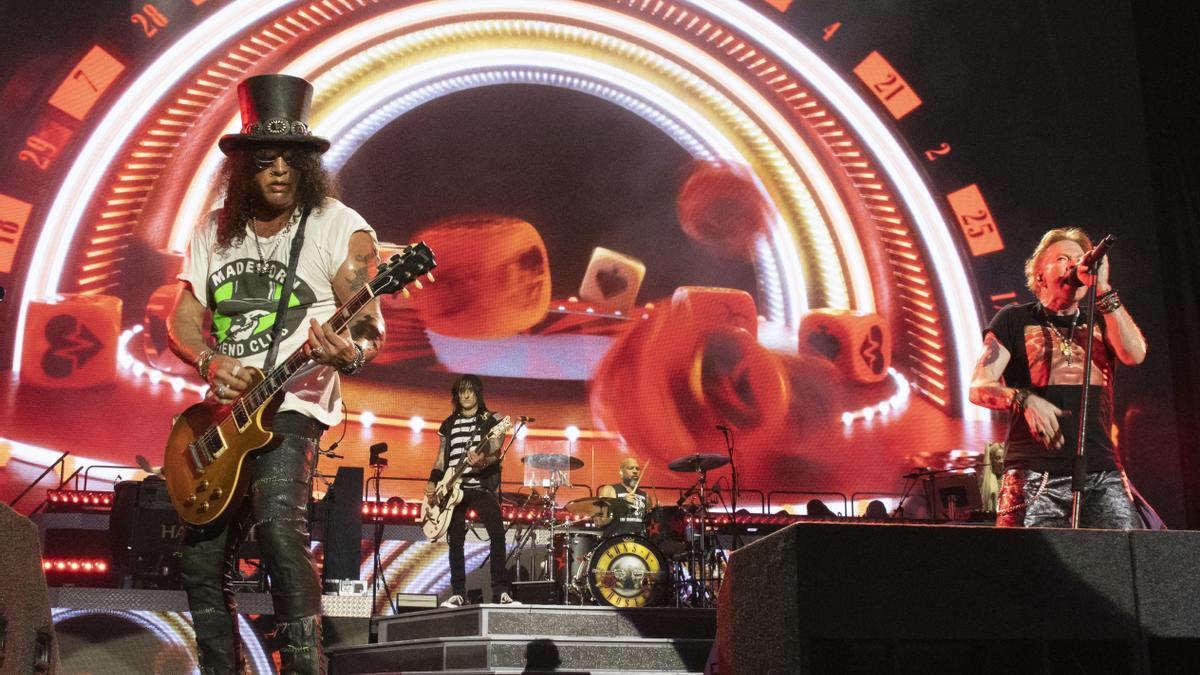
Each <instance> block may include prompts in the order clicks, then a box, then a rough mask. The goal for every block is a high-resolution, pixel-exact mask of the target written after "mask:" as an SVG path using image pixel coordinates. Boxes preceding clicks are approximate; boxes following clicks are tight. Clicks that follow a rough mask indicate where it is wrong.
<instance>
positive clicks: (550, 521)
mask: <svg viewBox="0 0 1200 675" xmlns="http://www.w3.org/2000/svg"><path fill="white" fill-rule="evenodd" d="M562 478H563V476H562V471H555V472H554V477H553V478H551V479H550V484H549V485H548V488H549V489H548V490H546V495H545V498H544V499H545V502H546V506H545V508H544V509H543V510H542V512H543V513H544V514H546V515H545V519H546V520H547V523H546V529H547V530H548V531H549V534H548V535H547V537H546V574H547V577H548V578H547V579H546V580H547V581H549V582H550V583H551V584H553V583H556V582H555V580H554V560H555V558H554V552H555V551H554V530H555V528H556V527H557V525H558V498H557V495H558V488H559V487H560V486H561V485H562V483H563V481H562ZM568 576H569V575H568ZM564 593H565V589H564Z"/></svg>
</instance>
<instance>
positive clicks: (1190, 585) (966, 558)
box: [718, 523, 1200, 675]
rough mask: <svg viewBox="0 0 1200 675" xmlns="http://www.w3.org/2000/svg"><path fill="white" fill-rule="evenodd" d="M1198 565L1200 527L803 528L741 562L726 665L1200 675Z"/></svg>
mask: <svg viewBox="0 0 1200 675" xmlns="http://www.w3.org/2000/svg"><path fill="white" fill-rule="evenodd" d="M1196 560H1200V533H1198V532H1143V531H1135V532H1121V531H1100V530H1054V529H998V528H991V527H951V526H944V525H943V526H912V525H908V526H905V525H854V524H818V523H809V524H800V525H794V526H792V527H790V528H788V529H786V530H783V531H780V532H777V533H775V534H773V535H771V536H769V537H765V538H763V539H761V540H759V541H757V542H754V543H753V544H750V545H749V546H746V547H744V548H742V549H740V550H739V551H737V552H736V553H734V554H733V556H732V558H731V560H730V565H729V569H728V573H727V576H726V579H725V584H724V586H722V589H721V597H720V599H719V601H720V610H719V611H720V617H721V626H720V635H719V638H718V639H719V642H720V646H721V652H722V657H721V658H722V662H723V663H724V664H725V665H727V666H729V667H731V668H732V670H733V671H734V672H737V673H759V672H779V673H814V674H818V675H820V674H823V673H838V674H844V673H884V672H886V673H893V674H894V673H941V672H946V673H950V672H955V673H957V672H973V673H990V672H1004V673H1012V672H1021V673H1068V672H1070V673H1074V672H1080V673H1113V674H1129V675H1145V674H1147V673H1181V672H1195V663H1196V662H1197V661H1196V658H1197V657H1200V571H1197V565H1196ZM1181 664H1186V665H1181ZM1181 667H1182V668H1183V669H1182V670H1181V669H1180V668H1181Z"/></svg>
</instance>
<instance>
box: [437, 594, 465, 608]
mask: <svg viewBox="0 0 1200 675" xmlns="http://www.w3.org/2000/svg"><path fill="white" fill-rule="evenodd" d="M466 604H467V599H466V598H464V597H463V596H461V595H452V596H450V597H448V598H446V601H445V602H443V603H442V607H463V606H465V605H466Z"/></svg>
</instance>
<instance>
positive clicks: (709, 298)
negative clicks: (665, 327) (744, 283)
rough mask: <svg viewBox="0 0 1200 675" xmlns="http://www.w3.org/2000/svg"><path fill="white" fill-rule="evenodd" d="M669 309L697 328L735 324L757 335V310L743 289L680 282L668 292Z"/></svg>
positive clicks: (752, 300) (750, 297) (754, 335)
mask: <svg viewBox="0 0 1200 675" xmlns="http://www.w3.org/2000/svg"><path fill="white" fill-rule="evenodd" d="M671 311H672V312H673V313H675V314H677V315H679V316H683V317H686V318H687V319H688V320H690V321H694V322H695V323H696V324H697V325H698V326H700V327H701V328H715V327H717V326H735V327H737V328H743V329H745V330H746V332H747V333H749V334H750V335H751V336H752V337H755V338H757V337H758V310H757V308H756V307H755V306H754V298H753V297H752V296H751V295H750V294H749V293H747V292H746V291H741V290H737V289H734V288H717V287H714V286H680V287H679V288H678V289H676V290H675V294H674V295H673V296H671Z"/></svg>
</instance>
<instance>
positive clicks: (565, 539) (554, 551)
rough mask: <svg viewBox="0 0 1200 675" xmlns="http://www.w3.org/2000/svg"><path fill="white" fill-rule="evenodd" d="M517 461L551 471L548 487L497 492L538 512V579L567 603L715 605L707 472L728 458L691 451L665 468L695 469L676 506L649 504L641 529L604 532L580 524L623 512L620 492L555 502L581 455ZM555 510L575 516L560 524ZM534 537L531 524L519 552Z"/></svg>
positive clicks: (717, 577) (717, 568) (718, 571)
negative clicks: (542, 538) (541, 549)
mask: <svg viewBox="0 0 1200 675" xmlns="http://www.w3.org/2000/svg"><path fill="white" fill-rule="evenodd" d="M521 461H522V462H523V463H525V464H526V465H527V466H529V467H531V468H535V469H539V470H542V471H548V472H550V475H551V477H552V478H551V480H549V481H547V482H544V483H543V484H542V486H543V487H544V488H545V491H544V492H543V493H541V494H538V493H537V492H533V493H531V494H529V495H523V494H507V493H504V494H502V495H501V497H502V498H503V499H504V500H505V501H506V502H507V503H510V504H513V505H515V506H518V507H520V508H529V509H534V510H537V511H538V512H539V513H540V515H541V518H540V519H539V521H538V522H537V523H536V524H537V525H540V529H541V530H543V531H548V532H549V536H548V537H547V539H546V543H545V544H544V546H545V547H546V555H545V560H546V561H547V563H546V564H545V567H544V568H543V569H542V570H540V572H541V576H543V577H544V578H543V579H542V580H543V581H550V582H553V583H554V584H556V585H557V586H559V587H560V589H561V594H560V597H561V598H563V600H564V602H567V603H570V604H602V605H610V606H613V607H654V606H663V605H667V604H672V603H673V604H677V605H688V606H701V607H712V606H715V602H716V593H717V589H718V588H719V586H720V582H721V580H722V577H723V571H724V563H725V553H724V550H723V549H722V547H721V543H720V540H719V539H718V537H717V536H716V533H715V532H711V531H709V530H710V528H709V524H710V521H709V514H708V507H709V506H710V505H711V499H712V496H713V490H712V488H710V487H709V486H708V480H707V472H709V471H711V470H713V469H718V468H720V467H722V466H725V465H726V464H728V463H729V459H728V458H727V457H725V456H724V455H718V454H692V455H685V456H683V457H679V458H676V459H675V460H673V461H671V462H670V463H669V464H668V465H667V468H669V469H670V470H671V471H675V472H678V473H692V474H696V482H695V483H694V484H693V485H692V486H691V487H689V488H687V490H685V491H684V492H683V493H682V496H681V497H680V499H679V501H678V502H677V503H676V504H674V505H658V506H655V507H653V508H649V509H646V512H645V514H644V517H643V520H642V524H641V527H640V528H636V527H635V528H628V527H625V528H618V529H620V530H621V531H620V532H619V533H617V534H612V535H609V536H604V534H603V533H602V532H600V531H598V530H594V529H583V528H581V527H579V525H581V524H585V523H587V522H588V521H593V522H595V523H596V524H597V525H600V524H602V523H603V522H605V521H609V520H612V521H615V520H618V519H621V518H622V517H623V516H626V515H628V513H629V508H631V507H630V504H629V503H628V502H627V501H626V500H625V499H624V498H621V497H616V498H611V497H583V498H580V499H575V500H572V501H569V502H567V503H566V504H565V505H563V506H562V507H559V506H558V505H557V500H556V493H557V491H558V489H559V488H560V487H562V486H564V485H568V481H567V472H568V471H570V470H573V469H578V468H580V467H582V466H583V462H582V461H581V460H579V459H578V458H575V457H570V456H567V455H526V456H525V457H523V458H522V459H521ZM643 475H644V474H643ZM560 511H566V512H567V513H569V514H571V515H572V516H575V517H576V519H572V518H568V522H569V523H571V525H564V524H562V523H559V522H558V514H559V512H560ZM626 523H628V520H627V519H626ZM536 537H537V534H535V528H533V527H530V528H529V529H528V530H527V531H526V532H525V534H524V535H523V536H522V537H521V538H520V539H519V540H518V543H517V548H518V550H519V549H521V548H522V547H524V546H525V545H527V544H528V545H532V546H533V547H535V548H536V547H538V544H537V541H536ZM531 538H533V539H532V540H531Z"/></svg>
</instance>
